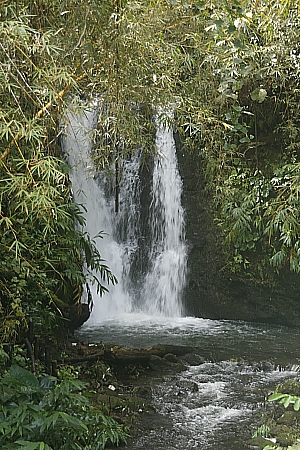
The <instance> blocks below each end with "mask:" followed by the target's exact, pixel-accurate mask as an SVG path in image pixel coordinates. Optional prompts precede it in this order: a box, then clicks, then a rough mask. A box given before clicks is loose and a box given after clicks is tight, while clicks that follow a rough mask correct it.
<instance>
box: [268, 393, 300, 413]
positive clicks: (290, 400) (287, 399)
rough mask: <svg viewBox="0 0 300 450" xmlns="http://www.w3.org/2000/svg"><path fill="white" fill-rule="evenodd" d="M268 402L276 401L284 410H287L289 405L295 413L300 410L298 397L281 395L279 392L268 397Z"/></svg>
mask: <svg viewBox="0 0 300 450" xmlns="http://www.w3.org/2000/svg"><path fill="white" fill-rule="evenodd" d="M278 400H279V401H278ZM268 401H269V402H275V401H276V402H277V401H278V403H280V404H281V405H283V406H284V407H285V408H288V407H289V406H290V405H293V408H294V410H295V411H299V409H300V397H299V396H298V395H290V394H282V393H280V392H275V393H274V394H272V395H270V396H269V398H268Z"/></svg>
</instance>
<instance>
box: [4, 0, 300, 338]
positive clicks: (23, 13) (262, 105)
mask: <svg viewBox="0 0 300 450" xmlns="http://www.w3.org/2000/svg"><path fill="white" fill-rule="evenodd" d="M298 29H299V5H298V2H296V1H295V0H288V1H281V0H272V1H271V2H267V3H265V2H260V3H257V2H253V1H250V0H236V1H234V2H231V1H226V2H223V1H217V2H214V4H213V5H212V3H211V2H206V1H195V0H185V1H184V0H182V1H181V0H177V1H173V0H172V1H171V0H170V1H169V0H154V1H153V0H147V1H141V0H140V1H139V0H127V1H121V0H105V1H101V2H99V1H98V0H89V1H87V0H73V1H72V2H70V0H62V1H60V2H58V1H54V0H33V1H29V0H18V1H17V2H13V3H12V2H7V1H5V0H4V2H2V3H1V11H0V58H1V61H2V64H1V68H0V96H1V106H0V116H1V121H0V122H1V123H0V152H1V156H0V230H1V240H0V294H1V304H0V315H1V319H2V320H1V325H0V340H2V341H5V340H9V339H17V338H18V336H19V335H20V333H21V334H22V333H23V332H25V331H26V327H27V323H28V320H29V319H30V318H31V319H33V320H34V322H35V323H36V324H37V327H38V331H40V330H43V333H45V334H47V333H48V334H51V333H52V332H53V331H54V329H55V328H57V327H58V326H60V325H61V324H62V323H64V320H63V319H64V318H65V317H67V315H68V309H69V306H70V304H72V303H78V304H79V306H80V302H81V293H82V286H83V285H84V284H85V283H97V286H98V290H99V294H100V295H101V294H102V293H103V292H104V291H105V288H104V286H103V281H104V280H106V281H109V282H112V283H114V282H115V281H116V280H115V278H114V276H113V275H112V274H111V272H110V270H109V268H108V267H107V265H106V263H105V262H104V261H102V260H101V255H100V254H99V252H97V249H96V246H95V242H94V240H93V237H90V236H87V235H86V234H84V233H82V232H80V230H79V229H78V228H77V229H74V223H79V224H80V225H82V224H83V216H82V210H81V209H80V207H79V206H78V205H74V203H73V202H72V200H71V198H70V186H69V182H68V170H69V169H68V167H66V164H64V163H63V161H62V160H61V157H60V149H59V136H60V134H61V129H60V127H59V123H60V120H61V117H62V116H63V114H64V113H65V112H66V110H67V108H68V105H67V103H66V98H72V97H74V96H75V95H76V96H77V97H80V99H81V100H82V102H83V107H84V103H85V101H86V102H89V100H90V97H91V96H97V97H98V98H99V99H101V105H102V107H101V108H100V109H101V111H100V114H99V119H98V124H97V127H96V130H95V131H94V136H93V139H94V142H95V146H94V155H93V156H94V160H95V162H96V165H97V166H98V167H99V168H100V169H103V168H105V169H111V167H113V163H115V172H116V179H117V182H118V179H119V177H121V173H119V172H120V167H121V165H120V160H121V159H122V158H125V157H126V155H127V154H128V153H131V152H132V151H135V150H136V148H143V149H144V151H145V154H146V153H147V154H152V153H153V149H154V140H153V133H154V123H153V110H155V109H157V107H158V106H166V105H170V104H172V105H174V109H175V114H174V119H172V120H170V119H166V118H163V117H162V119H164V120H168V121H171V122H173V123H172V125H173V126H174V128H175V129H176V131H177V132H179V133H180V134H181V137H182V141H183V144H184V145H185V147H186V149H188V150H191V151H194V152H198V153H199V155H200V157H201V158H202V160H203V166H204V172H205V176H206V180H207V188H208V189H209V190H210V192H211V193H212V194H213V196H214V199H215V208H216V216H217V219H218V222H219V224H220V226H221V227H222V232H223V234H224V240H225V243H226V245H227V248H228V255H229V257H231V266H230V267H231V270H233V271H240V272H243V271H248V272H249V271H252V272H256V273H255V274H256V275H257V274H258V272H259V275H260V277H261V278H262V279H264V278H266V275H265V273H266V268H267V267H269V270H271V269H272V270H273V269H275V270H276V271H279V270H285V269H286V268H289V269H290V270H292V271H294V272H296V273H299V271H300V260H299V255H300V250H299V248H300V243H299V238H298V236H299V235H300V233H299V231H300V230H299V214H298V210H299V208H298V191H299V176H298V172H299V148H300V147H299V142H300V139H299V138H300V135H299V115H300V108H299V104H300V102H299V88H298V84H299V83H298V80H299V72H300V64H299V42H298V41H299V39H298ZM201 176H202V174H201ZM100 238H101V235H100ZM108 264H109V262H108ZM84 265H85V266H86V268H87V271H83V266H84ZM270 267H271V269H270ZM95 272H97V273H98V276H95Z"/></svg>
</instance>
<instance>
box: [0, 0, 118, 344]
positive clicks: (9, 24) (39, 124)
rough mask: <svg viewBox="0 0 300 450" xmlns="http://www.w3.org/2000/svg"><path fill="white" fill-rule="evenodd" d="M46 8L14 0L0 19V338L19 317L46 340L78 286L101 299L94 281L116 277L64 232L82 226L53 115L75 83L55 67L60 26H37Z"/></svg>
mask: <svg viewBox="0 0 300 450" xmlns="http://www.w3.org/2000/svg"><path fill="white" fill-rule="evenodd" d="M54 3H55V2H45V3H44V4H42V2H37V3H36V2H30V4H27V2H24V4H23V3H22V2H17V3H16V4H15V5H14V6H13V5H11V6H9V7H7V8H2V10H1V15H0V36H1V45H0V56H1V61H2V64H1V69H0V81H1V83H0V85H1V87H0V95H1V100H2V101H1V107H0V116H1V125H0V136H1V141H0V151H1V157H0V229H1V239H0V295H1V303H0V315H1V325H0V341H2V342H3V341H9V340H14V339H17V338H18V336H19V335H20V334H22V333H24V332H25V331H26V328H27V324H28V320H29V319H31V320H32V321H33V322H34V323H35V333H37V334H43V335H44V336H47V335H52V333H53V330H55V328H57V326H58V324H59V323H60V325H62V324H63V323H64V322H63V321H61V319H64V318H65V317H67V316H68V310H69V305H70V304H72V303H78V304H79V305H80V302H81V293H82V286H83V285H84V284H85V283H97V286H98V292H99V294H100V295H102V293H103V292H104V291H105V290H106V288H105V287H104V285H103V284H102V281H104V280H105V281H107V282H112V283H114V282H115V281H116V280H115V277H114V276H113V275H112V273H111V272H110V270H109V268H108V267H107V265H106V264H105V263H104V261H103V260H102V259H101V255H100V254H99V252H98V250H97V248H96V245H95V241H94V240H93V239H92V238H91V237H90V236H88V235H87V234H85V233H83V232H81V231H80V230H78V229H75V228H74V223H76V222H77V223H79V224H83V223H84V219H83V216H82V210H81V208H80V207H79V206H78V205H75V204H74V203H73V202H72V200H71V197H70V183H69V180H68V171H69V168H68V167H67V165H66V164H65V163H64V162H63V161H62V160H61V159H60V158H59V157H58V152H59V146H58V144H59V140H58V139H59V134H60V130H59V127H58V120H59V117H60V114H61V113H60V111H61V109H63V108H65V103H64V100H63V99H64V96H65V95H66V94H67V93H68V92H70V91H71V90H72V89H73V91H74V90H77V80H78V77H76V75H74V74H73V69H72V68H70V67H68V65H66V64H65V65H60V64H59V62H60V60H61V58H63V55H64V56H65V49H62V47H60V46H59V42H58V37H57V36H58V34H59V33H60V30H57V29H56V25H55V23H54V22H52V25H53V27H52V28H50V27H49V23H48V24H47V26H46V25H45V27H44V28H43V24H42V22H43V20H44V19H45V17H44V14H46V12H47V11H48V12H49V9H50V10H51V9H52V7H53V6H54ZM16 8H18V11H16ZM50 17H51V14H50V16H49V19H50ZM100 237H101V235H100ZM83 266H85V267H86V271H84V270H83ZM96 273H98V275H95V274H96Z"/></svg>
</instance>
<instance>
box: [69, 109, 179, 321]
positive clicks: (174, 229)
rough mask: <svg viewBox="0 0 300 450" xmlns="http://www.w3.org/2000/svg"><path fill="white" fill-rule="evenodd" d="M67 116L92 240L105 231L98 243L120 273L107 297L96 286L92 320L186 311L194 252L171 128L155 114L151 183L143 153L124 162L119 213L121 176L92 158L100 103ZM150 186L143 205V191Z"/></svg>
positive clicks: (76, 189) (76, 187) (76, 185)
mask: <svg viewBox="0 0 300 450" xmlns="http://www.w3.org/2000/svg"><path fill="white" fill-rule="evenodd" d="M64 122H65V125H64V136H63V149H64V152H65V154H66V156H67V160H68V163H69V164H70V166H71V168H72V170H71V173H70V178H71V182H72V191H73V198H74V201H76V202H77V203H78V204H81V205H83V207H84V210H85V211H84V216H85V219H86V226H85V231H87V232H88V233H89V234H90V235H91V237H92V238H93V237H94V236H96V235H97V234H98V233H99V232H100V231H102V232H104V234H103V238H102V239H98V240H97V246H98V248H99V251H100V253H101V256H102V258H103V259H104V260H105V261H106V263H107V265H108V266H109V267H110V269H111V271H112V272H113V274H114V275H115V276H116V277H117V279H118V284H117V285H115V286H111V285H110V286H108V289H109V292H108V293H105V294H104V295H103V297H101V298H97V297H99V296H98V295H97V293H96V287H93V286H92V287H91V291H92V295H93V299H94V309H93V312H92V315H91V318H90V319H89V324H97V323H99V322H101V321H103V320H105V319H107V318H115V317H117V316H122V315H123V314H126V313H130V314H133V313H143V314H147V315H150V316H170V317H179V316H181V315H182V314H183V312H184V311H183V307H182V290H183V287H184V283H185V274H186V258H187V255H186V246H185V243H184V213H183V208H182V206H181V193H182V181H181V178H180V175H179V171H178V167H177V158H176V147H175V142H174V138H173V132H172V130H171V129H169V128H168V127H167V126H164V125H163V124H162V123H160V122H159V120H158V118H156V126H157V132H156V147H157V155H156V157H155V160H154V168H153V175H152V181H151V184H152V187H151V188H150V187H149V186H148V185H147V186H146V185H145V184H144V180H143V177H142V176H141V161H142V158H143V155H142V152H141V151H139V152H137V154H135V155H132V156H131V157H127V158H126V160H124V161H123V162H122V167H121V173H122V178H121V181H120V198H119V212H118V213H115V204H114V203H115V199H114V192H113V186H112V184H113V181H114V180H113V179H112V178H110V177H109V176H108V175H106V174H104V173H98V172H97V171H96V169H95V167H94V165H93V161H92V158H91V150H92V138H91V133H92V131H93V129H94V127H95V125H96V122H97V111H96V109H95V108H91V110H86V111H82V112H81V113H78V112H72V111H71V112H69V113H68V114H67V115H66V116H65V119H64ZM150 189H151V191H150V192H149V190H150ZM147 190H148V192H146V194H147V195H145V194H144V195H143V199H144V202H146V204H144V205H143V204H142V202H141V193H142V191H143V192H144V193H145V191H147Z"/></svg>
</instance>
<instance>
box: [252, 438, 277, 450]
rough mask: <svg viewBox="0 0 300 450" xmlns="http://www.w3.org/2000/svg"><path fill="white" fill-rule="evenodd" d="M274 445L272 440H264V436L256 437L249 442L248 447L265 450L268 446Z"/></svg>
mask: <svg viewBox="0 0 300 450" xmlns="http://www.w3.org/2000/svg"><path fill="white" fill-rule="evenodd" d="M270 444H272V441H270V439H267V438H264V437H263V436H256V437H254V438H252V439H250V440H249V441H247V446H248V447H249V448H252V449H257V450H258V449H259V450H260V449H264V448H265V447H266V446H267V445H270Z"/></svg>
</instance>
